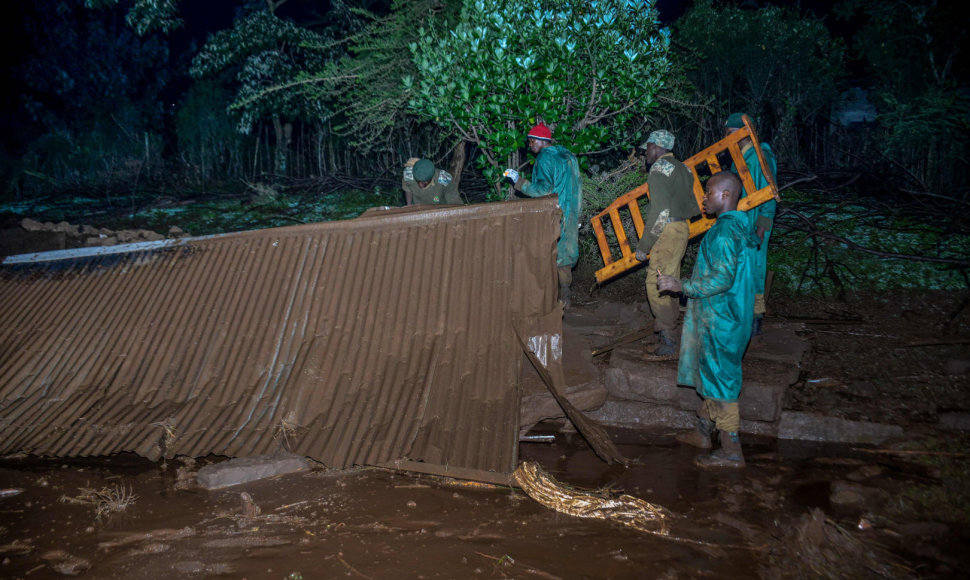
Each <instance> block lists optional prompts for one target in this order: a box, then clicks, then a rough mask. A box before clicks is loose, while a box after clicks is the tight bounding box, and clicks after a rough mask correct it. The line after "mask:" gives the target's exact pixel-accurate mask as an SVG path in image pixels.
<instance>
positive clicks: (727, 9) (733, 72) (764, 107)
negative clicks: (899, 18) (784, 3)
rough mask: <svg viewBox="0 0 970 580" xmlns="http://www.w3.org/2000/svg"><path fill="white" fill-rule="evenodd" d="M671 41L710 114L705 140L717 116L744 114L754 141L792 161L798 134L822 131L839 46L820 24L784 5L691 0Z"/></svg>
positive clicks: (834, 94) (717, 126) (716, 133)
mask: <svg viewBox="0 0 970 580" xmlns="http://www.w3.org/2000/svg"><path fill="white" fill-rule="evenodd" d="M675 37H676V39H677V44H678V46H679V47H680V49H679V52H681V53H684V56H681V58H680V60H682V62H685V63H687V68H688V71H687V76H688V78H689V79H690V81H691V82H692V83H693V85H694V86H695V87H696V89H697V91H698V93H699V94H698V96H697V97H695V100H698V101H704V100H709V101H710V102H711V103H712V107H713V109H714V111H713V112H714V114H713V115H705V120H706V121H707V122H709V123H713V125H714V126H713V127H711V126H705V127H704V129H705V130H707V131H708V133H709V134H708V135H707V136H706V137H707V138H706V139H704V141H706V142H710V141H711V140H713V139H719V138H720V137H721V136H722V135H721V132H722V131H723V128H722V125H721V124H722V123H723V122H724V119H725V118H726V117H727V116H728V115H730V114H731V113H732V112H735V111H744V112H746V113H748V114H749V115H751V116H752V117H754V118H755V119H757V120H758V130H759V134H760V136H761V137H763V138H765V139H769V140H771V141H772V145H774V146H775V147H776V149H777V150H779V153H780V154H781V156H782V157H784V158H786V159H788V160H790V161H791V162H797V161H798V160H799V159H803V156H802V155H800V153H801V150H802V146H803V143H802V141H803V140H804V136H805V135H811V134H814V133H816V132H817V130H818V129H819V128H821V129H822V130H823V131H824V130H825V129H827V127H828V120H829V115H830V113H831V108H832V106H833V104H834V103H835V100H836V99H837V98H838V94H839V82H840V80H841V79H842V77H843V76H844V69H843V65H842V62H843V57H844V52H845V49H844V46H843V44H842V42H841V41H839V40H838V39H836V38H833V37H832V35H831V34H830V33H829V31H828V29H827V28H826V26H825V23H824V22H823V21H822V20H820V19H818V18H815V17H812V16H810V15H807V14H800V13H799V12H798V11H796V10H794V9H791V8H782V7H778V6H769V7H766V8H760V9H757V10H752V9H746V8H739V7H737V6H730V5H724V4H720V5H718V6H715V5H714V3H713V2H712V0H698V1H697V2H696V3H695V4H694V6H693V7H692V8H691V9H690V10H688V12H687V13H686V14H685V15H684V16H683V17H682V18H681V19H680V20H679V21H678V22H677V25H676V33H675ZM690 64H693V66H690Z"/></svg>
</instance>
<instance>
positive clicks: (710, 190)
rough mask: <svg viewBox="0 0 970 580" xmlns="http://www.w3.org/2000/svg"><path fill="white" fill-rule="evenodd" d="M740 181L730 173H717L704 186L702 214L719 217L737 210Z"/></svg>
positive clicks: (739, 196)
mask: <svg viewBox="0 0 970 580" xmlns="http://www.w3.org/2000/svg"><path fill="white" fill-rule="evenodd" d="M740 198H741V180H740V179H738V176H737V175H735V174H733V173H731V172H730V171H718V172H717V173H715V174H714V175H712V176H711V178H710V179H708V180H707V183H705V184H704V204H703V205H704V213H706V214H708V215H713V216H719V215H721V214H722V213H724V212H727V211H734V210H736V209H738V199H740Z"/></svg>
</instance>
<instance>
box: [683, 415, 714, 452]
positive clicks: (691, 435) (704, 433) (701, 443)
mask: <svg viewBox="0 0 970 580" xmlns="http://www.w3.org/2000/svg"><path fill="white" fill-rule="evenodd" d="M713 432H714V421H711V420H710V419H705V418H703V417H698V418H697V427H696V428H695V429H694V430H693V431H690V432H688V433H681V434H680V435H678V436H677V441H680V442H681V443H686V444H687V445H690V446H692V447H700V448H701V449H710V448H711V433H713Z"/></svg>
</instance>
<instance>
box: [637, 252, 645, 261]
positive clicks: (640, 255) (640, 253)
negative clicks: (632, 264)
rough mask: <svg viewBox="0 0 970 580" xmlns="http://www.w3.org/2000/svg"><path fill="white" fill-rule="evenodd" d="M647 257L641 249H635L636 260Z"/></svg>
mask: <svg viewBox="0 0 970 580" xmlns="http://www.w3.org/2000/svg"><path fill="white" fill-rule="evenodd" d="M646 259H647V253H646V252H644V251H643V250H637V260H638V261H640V262H642V261H644V260H646Z"/></svg>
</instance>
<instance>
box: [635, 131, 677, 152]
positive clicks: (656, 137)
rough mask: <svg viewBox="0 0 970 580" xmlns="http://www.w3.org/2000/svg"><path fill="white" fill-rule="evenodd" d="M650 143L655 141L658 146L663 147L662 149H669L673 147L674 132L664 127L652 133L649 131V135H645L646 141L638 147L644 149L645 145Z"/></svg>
mask: <svg viewBox="0 0 970 580" xmlns="http://www.w3.org/2000/svg"><path fill="white" fill-rule="evenodd" d="M650 143H656V144H657V146H658V147H663V148H664V149H666V150H668V151H670V150H671V149H673V148H674V134H673V133H671V132H670V131H666V130H664V129H659V130H657V131H654V132H653V133H650V136H649V137H647V140H646V142H644V144H643V145H640V149H646V148H647V145H649V144H650Z"/></svg>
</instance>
